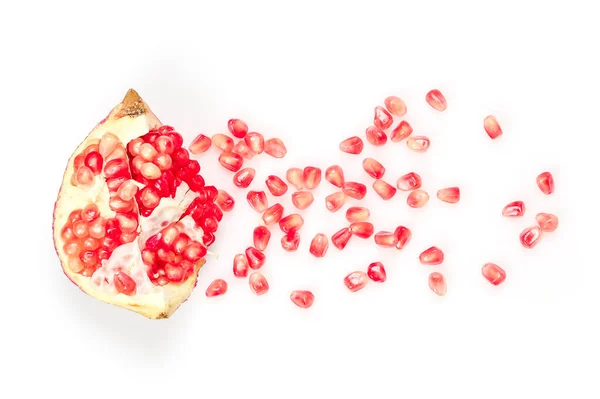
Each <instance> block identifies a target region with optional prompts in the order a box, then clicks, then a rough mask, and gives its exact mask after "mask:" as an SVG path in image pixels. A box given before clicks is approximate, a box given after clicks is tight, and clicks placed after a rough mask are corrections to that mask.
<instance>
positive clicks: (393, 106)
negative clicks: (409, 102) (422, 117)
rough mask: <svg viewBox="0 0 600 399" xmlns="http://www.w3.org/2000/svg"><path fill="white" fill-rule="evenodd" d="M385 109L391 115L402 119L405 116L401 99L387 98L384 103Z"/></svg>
mask: <svg viewBox="0 0 600 399" xmlns="http://www.w3.org/2000/svg"><path fill="white" fill-rule="evenodd" d="M384 104H385V107H386V108H387V110H388V111H390V113H391V114H392V115H395V116H398V117H400V118H401V117H403V116H404V115H406V104H405V103H404V101H402V99H401V98H399V97H396V96H389V97H387V98H386V99H385V101H384Z"/></svg>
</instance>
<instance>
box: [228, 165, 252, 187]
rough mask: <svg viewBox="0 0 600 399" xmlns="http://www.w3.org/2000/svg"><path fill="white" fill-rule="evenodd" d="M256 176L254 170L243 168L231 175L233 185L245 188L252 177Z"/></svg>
mask: <svg viewBox="0 0 600 399" xmlns="http://www.w3.org/2000/svg"><path fill="white" fill-rule="evenodd" d="M255 175H256V170H254V168H244V169H241V170H240V171H239V172H237V173H236V174H235V175H233V184H234V185H235V186H236V187H240V188H247V187H248V186H249V185H250V183H252V180H254V176H255Z"/></svg>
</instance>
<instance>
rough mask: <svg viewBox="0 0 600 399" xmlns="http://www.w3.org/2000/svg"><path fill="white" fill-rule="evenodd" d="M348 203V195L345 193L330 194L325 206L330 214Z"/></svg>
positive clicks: (326, 198)
mask: <svg viewBox="0 0 600 399" xmlns="http://www.w3.org/2000/svg"><path fill="white" fill-rule="evenodd" d="M345 203H346V194H344V193H343V192H341V191H340V192H337V193H333V194H329V195H328V196H327V197H325V206H326V207H327V210H328V211H329V212H335V211H337V210H339V209H340V208H341V207H343V206H344V204H345Z"/></svg>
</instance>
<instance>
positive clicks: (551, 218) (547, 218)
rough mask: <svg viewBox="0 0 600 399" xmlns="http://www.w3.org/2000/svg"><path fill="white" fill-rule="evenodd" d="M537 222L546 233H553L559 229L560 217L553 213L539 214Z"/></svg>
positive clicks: (536, 218)
mask: <svg viewBox="0 0 600 399" xmlns="http://www.w3.org/2000/svg"><path fill="white" fill-rule="evenodd" d="M535 220H536V221H537V223H538V225H539V226H540V228H541V229H542V231H544V232H547V233H551V232H553V231H554V230H556V229H557V228H558V217H556V216H555V215H553V214H551V213H538V214H537V215H535Z"/></svg>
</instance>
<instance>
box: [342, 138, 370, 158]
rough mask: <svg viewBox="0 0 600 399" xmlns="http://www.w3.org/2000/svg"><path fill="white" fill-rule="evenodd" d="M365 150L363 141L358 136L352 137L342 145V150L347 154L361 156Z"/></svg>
mask: <svg viewBox="0 0 600 399" xmlns="http://www.w3.org/2000/svg"><path fill="white" fill-rule="evenodd" d="M363 148H364V143H363V141H362V139H361V138H360V137H358V136H352V137H350V138H347V139H346V140H344V141H342V142H341V143H340V150H341V151H342V152H345V153H347V154H354V155H356V154H360V153H361V152H362V150H363Z"/></svg>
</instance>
